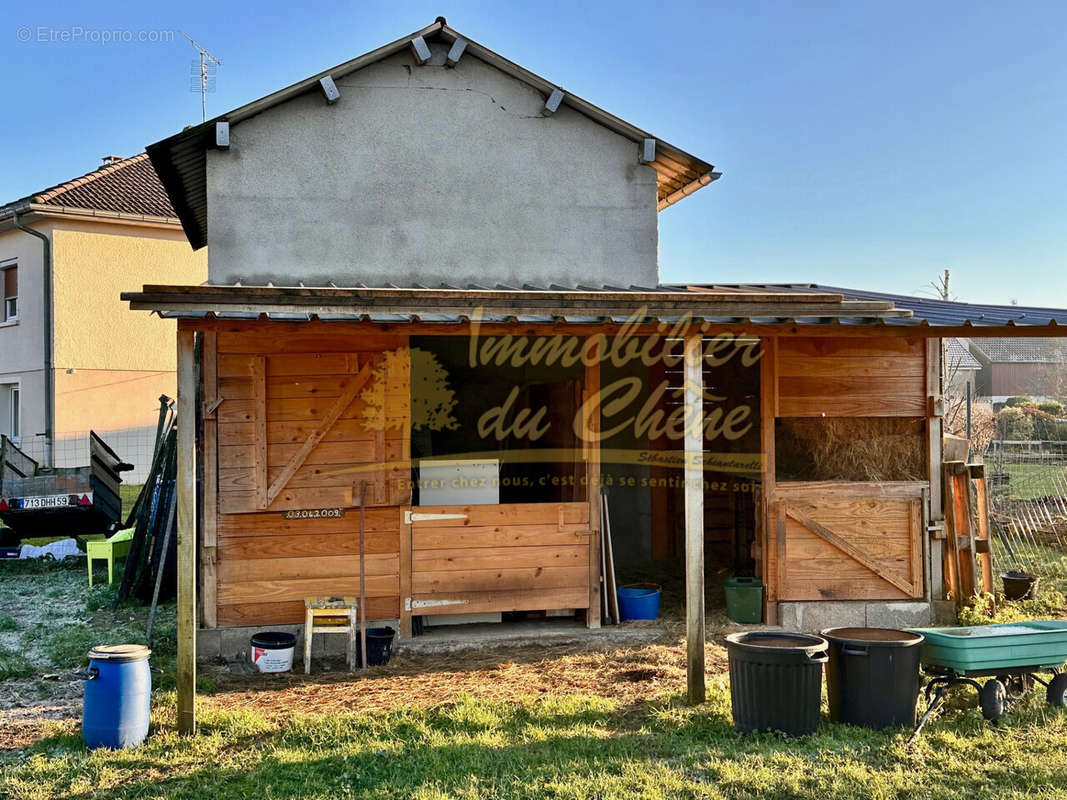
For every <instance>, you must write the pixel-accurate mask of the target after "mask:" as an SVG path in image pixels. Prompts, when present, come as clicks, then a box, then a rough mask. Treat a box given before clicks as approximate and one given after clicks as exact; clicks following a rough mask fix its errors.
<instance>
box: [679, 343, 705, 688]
mask: <svg viewBox="0 0 1067 800" xmlns="http://www.w3.org/2000/svg"><path fill="white" fill-rule="evenodd" d="M701 345H702V337H701V336H700V334H695V335H691V336H687V337H686V339H685V392H684V394H685V490H684V491H685V620H686V624H685V641H686V675H687V685H688V693H687V696H688V699H689V703H690V704H691V705H696V704H697V703H703V702H704V699H705V697H706V691H705V687H704V430H703V425H702V424H701V422H702V420H703V417H704V369H703V366H704V358H703V351H702V349H701Z"/></svg>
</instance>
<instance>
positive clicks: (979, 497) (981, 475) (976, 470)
mask: <svg viewBox="0 0 1067 800" xmlns="http://www.w3.org/2000/svg"><path fill="white" fill-rule="evenodd" d="M969 469H970V472H971V480H973V481H974V511H975V517H976V519H975V526H974V549H975V555H976V556H977V557H978V564H979V566H980V567H981V569H982V591H983V592H984V593H985V594H992V595H995V594H996V592H997V587H996V585H995V584H994V583H993V551H992V549H991V547H990V541H989V494H988V493H987V491H986V482H985V467H984V466H983V465H982V464H971V465H969Z"/></svg>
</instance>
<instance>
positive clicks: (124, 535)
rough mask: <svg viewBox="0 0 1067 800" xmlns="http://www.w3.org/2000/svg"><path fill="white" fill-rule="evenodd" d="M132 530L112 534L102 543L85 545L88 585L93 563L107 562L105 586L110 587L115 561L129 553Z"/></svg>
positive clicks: (90, 580)
mask: <svg viewBox="0 0 1067 800" xmlns="http://www.w3.org/2000/svg"><path fill="white" fill-rule="evenodd" d="M133 532H134V528H126V530H123V531H119V532H118V533H114V534H112V535H111V536H109V537H108V538H106V539H104V540H103V541H102V542H86V543H85V560H86V561H88V562H89V585H90V586H92V585H93V561H94V560H101V559H102V560H105V561H107V585H108V586H110V585H111V580H112V576H113V575H114V572H115V559H116V558H122V557H123V556H125V555H127V554H128V553H129V552H130V543H131V542H132V541H133Z"/></svg>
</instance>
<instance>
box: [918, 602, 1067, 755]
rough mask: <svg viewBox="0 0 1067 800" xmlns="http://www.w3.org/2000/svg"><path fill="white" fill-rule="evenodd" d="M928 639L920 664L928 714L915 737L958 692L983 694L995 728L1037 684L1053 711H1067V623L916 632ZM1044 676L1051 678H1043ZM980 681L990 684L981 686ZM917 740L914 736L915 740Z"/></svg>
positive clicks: (980, 696)
mask: <svg viewBox="0 0 1067 800" xmlns="http://www.w3.org/2000/svg"><path fill="white" fill-rule="evenodd" d="M914 630H915V632H916V633H921V634H922V635H923V637H925V638H924V641H923V644H922V654H921V656H920V660H921V663H922V668H923V672H924V673H926V674H927V675H928V676H929V680H928V681H927V683H926V687H925V689H924V693H925V696H926V713H925V714H923V716H922V719H920V720H919V724H918V725H916V726H915V735H918V733H919V731H921V730H922V728H923V726H924V725H925V724H926V722H927V720H929V719H930V716H931V715H932V714H933V713H934V711H935V710H936V709H937V708H938V707H939V706H940V704H941V702H942V701H943V700H944V699H945V696H946V695H947V694H948V691H949V690H950V689H951V688H953V687H954V686H960V685H968V686H972V687H974V689H975V690H976V691H977V692H978V704H979V707H980V708H981V709H982V716H983V717H985V718H986V719H987V720H989V721H990V722H994V723H995V722H996V721H997V720H998V719H1000V717H1001V716H1003V714H1004V711H1005V710H1006V709H1007V707H1008V705H1009V704H1010V703H1011V702H1012V701H1014V700H1019V699H1021V698H1022V697H1023V696H1025V695H1026V693H1027V692H1029V691H1030V690H1031V689H1032V688H1033V687H1034V684H1035V683H1039V684H1041V685H1042V686H1044V687H1045V698H1046V699H1047V700H1048V702H1049V703H1050V704H1051V705H1054V706H1059V707H1061V708H1062V707H1067V673H1061V672H1060V669H1061V668H1062V667H1063V664H1064V662H1067V622H1064V621H1058V620H1037V621H1033V622H1012V623H1006V624H1001V625H976V626H974V627H970V628H916V629H914ZM1039 673H1049V674H1050V677H1049V678H1047V679H1046V678H1043V677H1041V675H1040V674H1039ZM979 678H986V679H987V680H986V681H985V682H984V683H982V682H979V680H978V679H979ZM913 738H914V736H913Z"/></svg>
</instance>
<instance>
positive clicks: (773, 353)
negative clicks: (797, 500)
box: [760, 336, 778, 625]
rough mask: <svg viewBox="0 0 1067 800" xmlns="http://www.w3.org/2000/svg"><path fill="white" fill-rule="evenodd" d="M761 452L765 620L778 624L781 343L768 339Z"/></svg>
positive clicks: (763, 344) (764, 344)
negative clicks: (774, 564)
mask: <svg viewBox="0 0 1067 800" xmlns="http://www.w3.org/2000/svg"><path fill="white" fill-rule="evenodd" d="M760 350H761V353H762V356H761V357H760V449H761V451H762V455H763V464H762V467H761V475H760V478H761V486H762V493H761V498H760V502H761V504H762V506H761V510H762V514H761V518H762V522H763V526H762V530H761V531H760V537H761V539H760V541H761V547H760V556H761V558H760V563H761V564H762V570H761V571H762V573H763V584H764V586H763V619H764V621H765V622H766V623H767V624H768V625H777V624H778V570H777V569H775V570H773V571H772V570H771V569H770V564H771V547H772V546H777V545H776V542H777V538H778V523H777V518H776V514H775V513H774V502H775V496H776V493H777V482H776V480H775V475H774V470H775V466H774V464H775V462H774V420H775V417H777V416H778V374H777V372H778V358H777V356H778V340H777V339H775V338H774V337H772V336H766V337H764V338H762V339H761V340H760Z"/></svg>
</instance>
